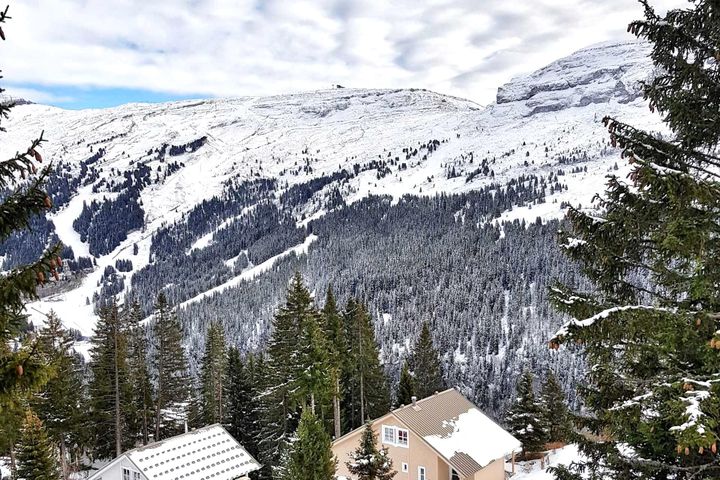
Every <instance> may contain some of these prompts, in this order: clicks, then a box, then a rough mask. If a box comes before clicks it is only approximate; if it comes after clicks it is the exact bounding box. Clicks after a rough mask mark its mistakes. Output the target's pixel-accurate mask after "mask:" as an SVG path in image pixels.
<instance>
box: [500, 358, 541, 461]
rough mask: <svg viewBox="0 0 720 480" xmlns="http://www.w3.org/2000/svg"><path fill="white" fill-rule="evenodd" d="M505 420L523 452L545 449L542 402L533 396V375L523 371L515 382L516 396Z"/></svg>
mask: <svg viewBox="0 0 720 480" xmlns="http://www.w3.org/2000/svg"><path fill="white" fill-rule="evenodd" d="M505 421H506V423H507V424H508V427H509V428H510V432H511V433H512V434H513V435H514V436H515V438H517V439H518V440H520V442H521V443H522V446H523V452H524V453H525V454H527V453H532V452H540V451H543V450H545V444H546V443H547V441H548V431H547V425H546V423H545V415H544V412H543V409H542V404H541V403H540V402H538V401H537V399H536V398H535V389H534V388H533V375H532V373H530V372H529V371H526V372H524V373H523V374H522V375H521V376H520V379H519V380H518V384H517V396H516V398H515V402H514V403H513V406H512V408H511V409H510V411H508V414H507V416H506V417H505Z"/></svg>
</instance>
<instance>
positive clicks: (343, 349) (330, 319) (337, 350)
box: [322, 287, 348, 438]
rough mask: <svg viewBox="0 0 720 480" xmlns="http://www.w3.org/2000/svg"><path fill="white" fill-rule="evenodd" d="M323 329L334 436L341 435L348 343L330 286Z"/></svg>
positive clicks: (324, 310)
mask: <svg viewBox="0 0 720 480" xmlns="http://www.w3.org/2000/svg"><path fill="white" fill-rule="evenodd" d="M322 318H323V329H324V332H325V338H326V340H327V352H328V362H329V371H330V383H331V397H332V411H333V433H334V436H335V438H339V437H340V436H341V435H342V421H341V414H340V401H341V399H342V387H341V381H342V375H343V371H344V370H345V369H346V368H347V366H346V363H347V359H348V345H347V341H346V339H345V328H344V326H343V319H342V315H340V312H339V311H338V307H337V302H336V301H335V295H334V294H333V290H332V287H328V290H327V294H326V296H325V305H324V306H323V310H322Z"/></svg>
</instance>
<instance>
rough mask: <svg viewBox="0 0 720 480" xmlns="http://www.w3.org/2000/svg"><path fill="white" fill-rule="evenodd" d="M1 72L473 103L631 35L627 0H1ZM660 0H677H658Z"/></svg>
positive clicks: (53, 99)
mask: <svg viewBox="0 0 720 480" xmlns="http://www.w3.org/2000/svg"><path fill="white" fill-rule="evenodd" d="M9 4H10V10H9V15H10V16H11V17H12V19H11V20H8V21H7V23H6V24H5V25H4V26H3V30H4V31H5V35H6V37H7V41H5V42H0V69H2V74H3V75H4V77H5V78H3V79H2V83H0V86H3V87H4V88H7V90H8V93H9V94H11V95H13V96H18V97H22V98H26V99H29V100H32V101H35V102H39V103H44V104H50V105H55V106H59V107H63V108H72V109H78V108H99V107H108V106H115V105H120V104H123V103H128V102H160V101H168V100H176V99H185V98H207V97H236V96H247V95H252V96H256V95H274V94H283V93H293V92H299V91H309V90H317V89H325V88H330V87H331V86H333V85H337V84H339V85H343V86H345V87H357V88H411V87H415V88H427V89H430V90H433V91H436V92H440V93H444V94H448V95H454V96H458V97H463V98H467V99H470V100H473V101H475V102H478V103H480V104H488V103H491V102H492V101H494V99H495V93H496V92H497V88H498V87H499V86H501V85H502V84H503V83H505V82H507V81H509V80H510V79H511V78H512V77H514V76H516V75H519V74H523V73H529V72H532V71H534V70H536V69H538V68H541V67H543V66H545V65H547V64H548V63H550V62H551V61H553V60H555V59H558V58H561V57H563V56H566V55H569V54H570V53H572V52H573V51H575V50H578V49H580V48H582V47H585V46H588V45H591V44H593V43H597V42H602V41H622V40H630V39H632V38H634V37H632V36H631V35H630V34H628V33H626V27H627V24H628V22H629V21H631V20H633V19H636V18H640V17H641V16H642V8H641V6H640V5H639V4H638V3H637V2H635V1H633V0H524V1H523V0H520V1H518V0H516V1H508V0H411V1H405V0H327V1H326V0H312V1H305V0H256V1H244V0H9ZM653 4H654V5H656V6H657V7H658V9H659V10H664V9H667V8H669V7H677V6H683V5H686V4H687V2H685V1H682V0H656V1H654V2H653Z"/></svg>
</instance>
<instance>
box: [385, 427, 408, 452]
mask: <svg viewBox="0 0 720 480" xmlns="http://www.w3.org/2000/svg"><path fill="white" fill-rule="evenodd" d="M386 432H392V440H388V439H387V438H386V436H385V433H386ZM398 432H404V433H405V438H406V440H405V442H404V443H401V442H400V435H399V433H398ZM382 443H383V444H384V445H392V446H394V447H402V448H410V431H409V430H407V429H405V428H400V427H396V426H395V425H383V426H382Z"/></svg>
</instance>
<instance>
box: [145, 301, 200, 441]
mask: <svg viewBox="0 0 720 480" xmlns="http://www.w3.org/2000/svg"><path fill="white" fill-rule="evenodd" d="M153 338H154V346H155V351H154V355H153V358H152V366H153V373H154V379H155V440H160V439H161V438H164V437H167V436H173V435H176V434H178V433H181V432H182V430H183V423H184V422H185V421H186V420H187V411H186V410H187V406H188V402H189V400H190V396H191V395H190V394H191V388H190V376H189V373H188V362H187V359H186V357H185V349H184V348H183V344H182V341H183V332H182V327H181V326H180V322H179V321H178V319H177V316H176V315H175V312H173V311H172V310H171V309H170V307H169V305H168V303H167V299H166V298H165V294H163V293H160V294H159V295H158V298H157V302H156V303H155V323H154V325H153Z"/></svg>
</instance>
